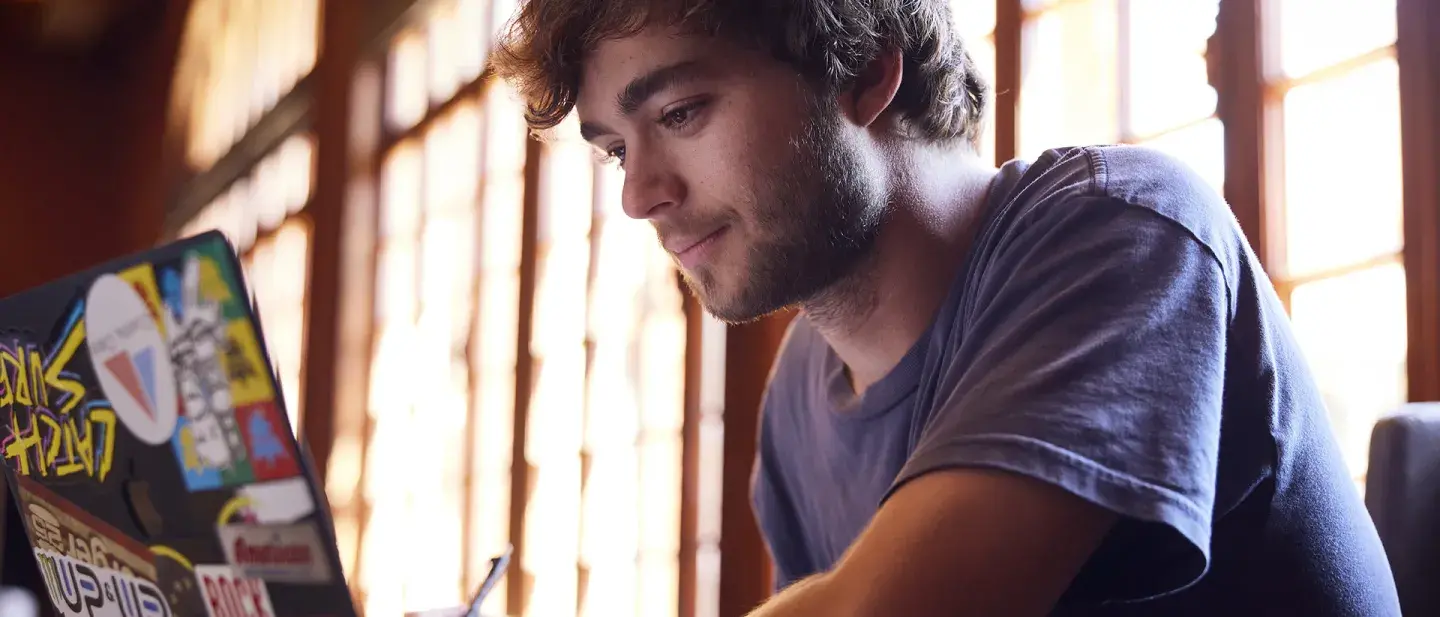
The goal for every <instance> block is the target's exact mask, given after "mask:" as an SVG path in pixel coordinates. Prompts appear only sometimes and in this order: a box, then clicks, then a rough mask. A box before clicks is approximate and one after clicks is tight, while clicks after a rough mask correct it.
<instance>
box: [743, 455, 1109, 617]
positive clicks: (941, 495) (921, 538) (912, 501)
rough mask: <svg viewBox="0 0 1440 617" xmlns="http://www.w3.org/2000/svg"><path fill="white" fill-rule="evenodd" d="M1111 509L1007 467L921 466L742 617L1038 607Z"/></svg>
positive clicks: (1044, 606) (942, 614) (1056, 591)
mask: <svg viewBox="0 0 1440 617" xmlns="http://www.w3.org/2000/svg"><path fill="white" fill-rule="evenodd" d="M1115 518H1116V517H1115V515H1114V514H1113V513H1111V512H1109V511H1108V510H1104V509H1102V508H1100V507H1099V506H1096V505H1094V504H1092V503H1090V502H1088V501H1085V500H1083V499H1080V498H1079V497H1076V496H1074V495H1072V494H1070V493H1068V492H1066V491H1064V490H1061V489H1059V488H1056V487H1054V486H1051V485H1049V484H1045V483H1042V482H1039V481H1037V480H1032V479H1030V478H1027V477H1024V476H1020V475H1017V474H1012V473H1008V472H1001V471H988V470H979V469H955V470H945V471H937V472H932V473H929V474H926V475H923V476H920V477H918V478H916V479H915V480H912V481H910V482H909V483H907V484H906V485H905V486H903V487H901V488H900V489H899V490H897V491H896V492H895V494H894V495H892V496H891V498H890V500H889V501H887V502H886V503H885V505H884V506H883V507H882V508H881V509H880V511H879V512H878V513H876V515H875V518H874V520H872V521H871V523H870V526H869V527H868V528H866V530H865V531H864V532H863V533H861V535H860V537H859V538H858V539H856V541H855V543H854V544H853V545H852V546H851V547H850V550H849V551H847V552H846V554H845V556H844V557H843V558H841V560H840V562H839V563H838V564H837V565H836V566H835V568H834V569H833V570H832V571H830V572H828V573H825V574H821V575H818V576H815V577H812V578H809V579H806V580H803V581H800V582H799V583H796V584H795V585H793V586H791V587H790V588H788V589H786V590H785V591H783V592H781V593H780V594H779V595H777V596H776V597H775V598H773V599H772V600H771V601H770V602H767V603H766V604H765V605H764V606H762V607H760V608H759V609H758V610H756V611H755V612H754V613H752V614H751V617H790V616H792V615H806V616H810V615H823V616H824V617H871V616H876V617H879V616H886V617H890V616H897V617H901V616H903V617H929V616H932V615H933V616H935V617H959V616H966V617H968V616H977V617H978V616H984V617H992V616H1004V617H1032V616H1033V617H1040V616H1043V615H1047V614H1049V613H1050V611H1051V609H1052V608H1053V607H1054V604H1055V602H1056V600H1057V599H1059V597H1060V595H1061V594H1062V593H1064V591H1065V589H1066V588H1067V587H1069V585H1070V581H1071V580H1072V579H1074V578H1075V575H1076V574H1077V573H1078V572H1079V571H1080V568H1081V567H1082V566H1083V565H1084V564H1085V562H1086V560H1087V559H1089V557H1090V554H1091V553H1092V552H1094V550H1095V549H1096V547H1098V546H1099V545H1100V542H1101V540H1102V539H1103V538H1104V537H1105V534H1106V533H1107V532H1108V531H1109V530H1110V528H1111V526H1112V525H1114V522H1115Z"/></svg>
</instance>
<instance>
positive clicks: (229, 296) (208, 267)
mask: <svg viewBox="0 0 1440 617" xmlns="http://www.w3.org/2000/svg"><path fill="white" fill-rule="evenodd" d="M193 259H195V260H196V261H198V262H200V295H201V296H203V297H204V298H205V299H207V300H210V301H211V302H215V303H218V304H220V305H228V304H231V303H233V302H234V301H235V295H234V293H233V292H232V291H231V289H230V281H229V280H228V279H226V278H225V275H224V274H223V273H222V272H221V270H220V266H218V265H216V263H215V260H214V259H212V258H210V257H208V256H196V257H194V258H193ZM227 317H228V315H227Z"/></svg>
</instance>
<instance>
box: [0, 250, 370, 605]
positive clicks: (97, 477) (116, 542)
mask: <svg viewBox="0 0 1440 617" xmlns="http://www.w3.org/2000/svg"><path fill="white" fill-rule="evenodd" d="M293 435H294V433H293V431H292V429H291V426H290V422H289V420H288V416H287V414H286V409H285V403H284V399H283V397H282V396H281V393H280V387H279V384H278V382H277V380H276V378H275V371H274V370H273V367H272V364H271V362H270V360H269V356H268V354H267V352H266V348H265V343H264V338H263V337H262V335H261V328H260V322H259V318H258V316H257V315H256V313H255V311H254V309H253V306H252V302H251V301H250V295H249V292H248V291H247V289H246V286H245V281H244V279H243V277H242V273H241V269H240V265H239V262H238V260H237V259H236V255H235V251H234V248H233V247H232V246H231V245H230V244H229V242H227V241H226V240H225V238H224V236H222V235H221V234H220V233H218V232H208V233H205V234H202V235H199V236H195V237H192V238H188V239H185V240H181V241H178V242H175V243H173V244H169V245H166V246H163V247H160V248H156V249H152V250H149V251H145V252H142V253H139V254H136V255H132V256H130V257H126V258H122V259H119V260H116V261H113V262H110V263H107V264H104V265H102V266H99V267H96V268H94V269H91V270H89V271H86V272H83V273H79V274H75V275H73V276H69V277H67V278H64V279H61V280H59V281H55V282H52V283H50V284H47V285H44V286H42V287H39V288H36V289H33V290H30V291H26V292H23V293H20V294H18V295H15V296H12V297H9V298H6V299H4V300H0V453H3V456H4V462H5V464H4V468H5V479H6V481H7V484H8V486H9V487H10V493H11V496H12V498H13V499H15V500H16V505H17V506H18V509H19V511H20V513H21V515H20V518H21V519H22V521H23V523H24V527H25V532H26V534H27V536H28V538H29V540H30V543H31V549H32V550H33V552H34V554H35V560H36V563H37V564H38V565H39V569H40V573H41V577H42V578H43V580H44V583H45V587H46V591H47V592H48V600H49V602H50V603H51V604H53V605H54V608H55V613H56V614H58V615H65V616H71V617H78V616H82V615H83V616H85V617H232V616H233V617H272V616H290V615H294V616H297V617H322V616H327V617H348V616H352V615H355V614H356V613H355V607H354V604H353V602H352V599H351V596H350V592H349V589H348V588H347V586H346V584H345V578H344V574H343V571H342V569H341V565H340V559H339V555H338V552H337V550H336V547H335V541H334V537H335V535H334V527H333V522H332V520H331V518H330V514H329V510H328V508H327V507H326V502H325V498H324V493H323V491H322V489H321V487H320V485H319V482H318V480H317V477H316V474H315V470H314V466H313V463H312V462H311V461H310V460H309V458H308V456H307V454H306V452H305V451H304V450H303V449H302V448H301V447H300V446H299V444H297V442H296V440H295V438H294V436H293Z"/></svg>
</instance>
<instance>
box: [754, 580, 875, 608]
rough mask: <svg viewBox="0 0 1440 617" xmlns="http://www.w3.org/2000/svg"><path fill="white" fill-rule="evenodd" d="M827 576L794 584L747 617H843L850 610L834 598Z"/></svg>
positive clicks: (840, 599) (834, 594) (843, 602)
mask: <svg viewBox="0 0 1440 617" xmlns="http://www.w3.org/2000/svg"><path fill="white" fill-rule="evenodd" d="M831 582H832V579H831V577H830V575H829V574H816V575H814V576H811V577H809V578H806V579H802V580H800V581H797V582H795V583H794V584H792V585H790V586H789V587H786V588H785V589H784V590H782V591H781V592H780V593H778V594H775V596H774V597H772V598H770V600H769V601H767V602H765V604H763V605H761V606H760V607H759V608H757V609H755V610H754V611H752V612H751V613H750V614H749V615H748V616H747V617H809V616H811V615H823V616H825V617H845V616H847V615H849V614H850V609H852V608H854V607H851V606H845V604H846V601H845V600H844V599H842V598H840V597H838V596H837V594H836V593H835V590H834V588H833V585H832V584H831Z"/></svg>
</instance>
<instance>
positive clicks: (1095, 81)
mask: <svg viewBox="0 0 1440 617" xmlns="http://www.w3.org/2000/svg"><path fill="white" fill-rule="evenodd" d="M1117 1H1118V0H1073V1H1070V2H1062V3H1058V4H1056V5H1055V6H1054V7H1053V8H1050V9H1048V10H1046V11H1045V12H1044V13H1041V14H1039V15H1036V16H1034V17H1031V18H1030V19H1029V20H1028V21H1027V22H1026V24H1025V27H1024V32H1023V33H1022V43H1023V44H1022V46H1021V54H1020V56H1021V57H1020V66H1021V70H1022V75H1021V82H1020V87H1021V90H1022V92H1023V93H1024V96H1022V97H1020V114H1019V116H1020V118H1019V130H1020V144H1019V154H1020V156H1021V157H1022V158H1025V159H1033V158H1035V157H1037V156H1039V155H1040V154H1041V153H1042V152H1044V151H1045V150H1047V149H1050V148H1057V147H1063V146H1085V145H1094V144H1105V143H1114V142H1116V141H1118V140H1119V137H1120V135H1119V124H1118V122H1119V113H1118V105H1119V83H1120V80H1119V75H1118V74H1117V73H1118V71H1117V64H1118V63H1117V62H1116V54H1117V51H1116V41H1117V40H1118V35H1119V34H1118V31H1119V17H1118V15H1117V14H1116V2H1117Z"/></svg>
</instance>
